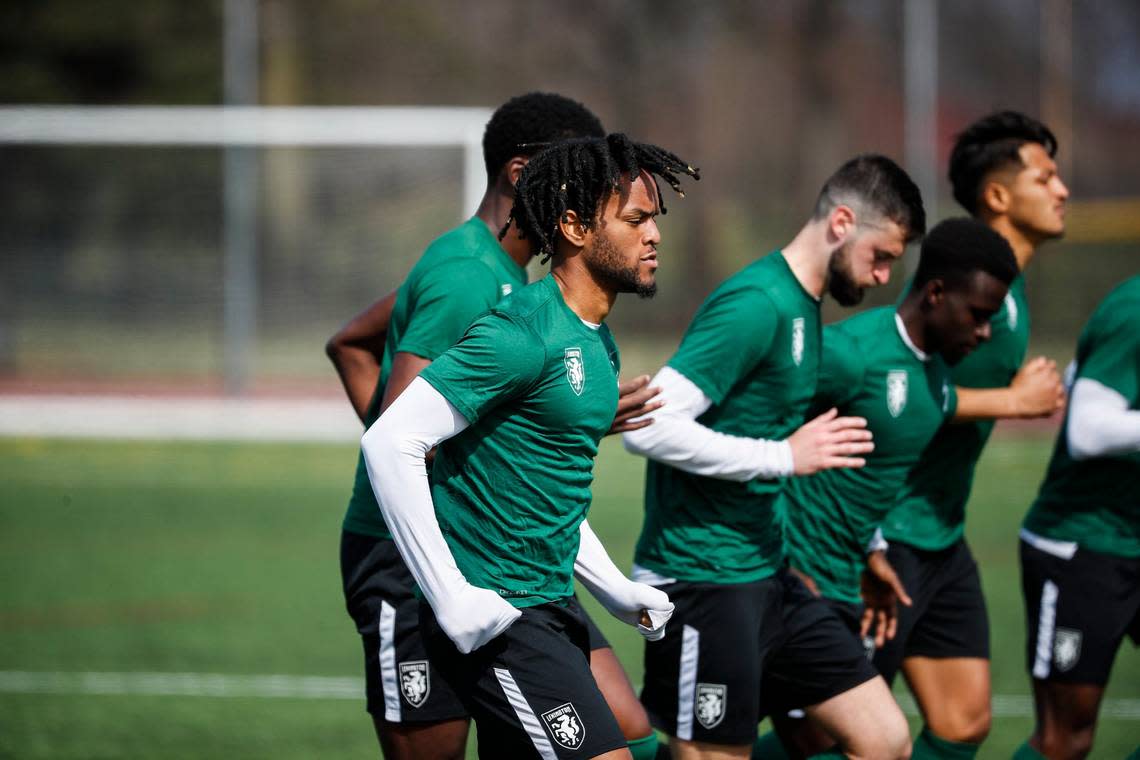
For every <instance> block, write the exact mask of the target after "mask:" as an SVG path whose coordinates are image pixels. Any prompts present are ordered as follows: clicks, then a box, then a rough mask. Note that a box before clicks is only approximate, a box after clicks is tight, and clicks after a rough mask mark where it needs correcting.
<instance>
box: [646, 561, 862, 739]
mask: <svg viewBox="0 0 1140 760" xmlns="http://www.w3.org/2000/svg"><path fill="white" fill-rule="evenodd" d="M661 590H662V591H664V592H665V593H667V594H668V595H669V598H670V600H671V601H672V602H673V604H674V605H675V609H674V612H673V617H672V618H671V619H670V621H669V625H668V627H667V628H666V629H665V638H663V639H662V640H661V641H657V642H647V643H646V647H645V688H644V689H643V690H642V693H641V701H642V702H643V703H644V704H645V707H646V710H647V712H648V713H649V717H650V720H651V721H652V723H653V725H654V726H655V727H657V728H659V729H661V730H662V731H664V732H665V733H667V734H669V735H670V736H676V737H678V738H679V739H684V740H687V741H696V742H708V743H710V744H730V745H731V744H735V745H739V744H751V743H752V742H753V741H754V740H755V738H756V726H757V724H758V723H759V722H760V719H761V718H762V717H764V716H765V715H767V714H781V713H786V712H787V711H788V710H792V709H798V708H803V707H806V706H808V705H814V704H818V703H820V702H823V701H825V700H827V699H830V698H831V697H834V696H836V695H837V694H842V693H843V692H845V691H848V690H849V689H853V688H854V687H856V686H858V685H860V684H862V683H865V682H866V681H869V680H871V679H872V678H874V677H875V676H876V673H875V670H874V668H872V667H871V664H870V663H869V662H868V661H867V658H866V656H865V655H864V653H863V650H862V647H861V645H860V644H859V640H858V638H857V637H854V636H852V635H851V631H850V630H849V628H848V627H847V625H846V624H845V623H843V622H842V621H841V620H840V619H839V618H838V617H837V616H836V615H835V613H834V612H833V611H832V610H831V608H830V607H829V606H828V603H827V602H825V601H824V600H822V599H819V598H816V597H814V596H812V594H811V592H809V591H808V590H807V588H806V587H804V585H803V583H801V582H800V581H799V579H797V578H796V577H795V576H793V575H791V574H790V573H788V572H786V571H783V570H782V571H780V572H778V573H777V574H776V575H774V576H772V577H770V578H765V579H764V580H762V581H756V582H753V583H741V584H731V585H728V584H715V583H686V582H683V581H681V582H677V583H671V584H668V585H666V586H662V587H661Z"/></svg>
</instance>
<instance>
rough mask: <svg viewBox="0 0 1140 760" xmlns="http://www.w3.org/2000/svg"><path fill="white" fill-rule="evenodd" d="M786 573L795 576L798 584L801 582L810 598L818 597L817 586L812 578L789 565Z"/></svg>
mask: <svg viewBox="0 0 1140 760" xmlns="http://www.w3.org/2000/svg"><path fill="white" fill-rule="evenodd" d="M788 572H789V573H791V574H792V575H794V576H796V577H797V578H799V579H800V582H802V583H803V584H804V585H805V586H807V590H808V591H810V592H811V595H812V596H819V586H818V585H816V582H815V578H812V577H811V576H810V575H808V574H807V573H805V572H804V571H803V570H800V569H799V568H796V567H792V566H790V565H789V566H788Z"/></svg>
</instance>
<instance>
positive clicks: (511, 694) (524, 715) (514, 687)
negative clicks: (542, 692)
mask: <svg viewBox="0 0 1140 760" xmlns="http://www.w3.org/2000/svg"><path fill="white" fill-rule="evenodd" d="M494 670H495V678H497V679H499V686H502V687H503V693H504V694H506V695H507V701H508V702H510V703H511V707H513V708H514V710H515V715H517V716H518V717H519V723H522V727H523V730H525V731H526V733H527V736H529V737H530V740H531V742H533V743H534V748H535V749H536V750H538V755H539V757H541V758H542V760H558V755H556V754H554V747H553V746H552V745H551V744H550V740H549V739H547V738H546V733H545V732H543V730H542V724H541V723H539V722H538V716H537V715H535V714H534V710H532V709H530V703H529V702H527V701H526V697H524V696H523V693H522V690H521V689H520V688H519V685H518V684H517V683H515V677H514V676H512V675H511V671H509V670H507V669H506V668H495V669H494Z"/></svg>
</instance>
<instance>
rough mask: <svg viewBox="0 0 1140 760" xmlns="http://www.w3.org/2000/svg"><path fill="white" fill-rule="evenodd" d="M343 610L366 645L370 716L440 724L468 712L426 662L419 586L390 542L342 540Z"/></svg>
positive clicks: (346, 535) (353, 536)
mask: <svg viewBox="0 0 1140 760" xmlns="http://www.w3.org/2000/svg"><path fill="white" fill-rule="evenodd" d="M340 572H341V581H342V583H343V586H344V601H345V607H346V608H347V609H348V614H349V615H350V616H351V617H352V619H353V620H354V621H355V622H356V630H357V631H358V632H359V633H360V637H361V639H362V640H363V642H364V683H365V694H366V696H367V709H368V712H369V713H371V714H372V715H373V716H375V717H377V718H383V719H384V720H386V721H388V722H390V723H438V722H440V721H444V720H454V719H456V718H465V717H467V709H466V708H465V707H464V706H463V703H462V702H461V701H460V700H459V698H458V697H457V696H456V695H455V693H454V692H452V691H451V688H450V687H449V686H448V685H447V682H446V681H444V680H443V679H442V678H440V676H439V673H438V671H437V670H436V668H435V667H434V666H433V665H432V663H431V661H430V659H429V658H428V654H427V650H426V649H425V648H424V645H423V640H422V638H421V637H420V631H419V607H420V603H419V599H418V598H416V596H415V595H414V594H413V593H412V589H413V587H414V586H415V582H414V581H413V580H412V574H411V573H410V572H409V571H408V567H407V565H405V564H404V560H403V559H401V558H400V554H399V552H398V551H397V550H396V544H395V542H393V541H391V540H390V539H381V538H373V537H372V536H363V535H360V534H357V533H349V532H347V531H345V532H343V533H341V537H340Z"/></svg>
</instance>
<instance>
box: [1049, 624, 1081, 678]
mask: <svg viewBox="0 0 1140 760" xmlns="http://www.w3.org/2000/svg"><path fill="white" fill-rule="evenodd" d="M1079 659H1081V632H1080V631H1076V630H1073V629H1072V628H1058V629H1057V633H1056V634H1054V636H1053V662H1054V663H1055V664H1056V666H1057V670H1059V671H1061V672H1062V673H1064V672H1065V671H1066V670H1072V668H1073V666H1074V665H1076V664H1077V660H1079Z"/></svg>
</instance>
